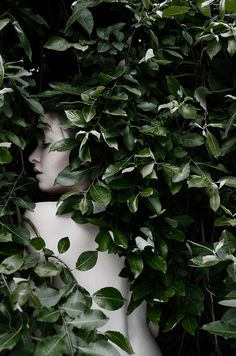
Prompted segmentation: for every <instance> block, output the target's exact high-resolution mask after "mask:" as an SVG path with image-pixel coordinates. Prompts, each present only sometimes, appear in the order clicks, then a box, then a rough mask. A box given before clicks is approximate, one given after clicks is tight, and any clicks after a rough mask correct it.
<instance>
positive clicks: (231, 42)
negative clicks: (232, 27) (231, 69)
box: [227, 38, 236, 57]
mask: <svg viewBox="0 0 236 356" xmlns="http://www.w3.org/2000/svg"><path fill="white" fill-rule="evenodd" d="M227 51H228V52H229V54H230V55H231V57H232V56H233V55H234V54H235V53H236V40H235V39H234V38H229V39H228V46H227Z"/></svg>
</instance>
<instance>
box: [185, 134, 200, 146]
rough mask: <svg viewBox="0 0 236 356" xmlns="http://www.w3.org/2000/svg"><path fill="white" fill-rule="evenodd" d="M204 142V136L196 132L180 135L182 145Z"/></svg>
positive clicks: (195, 144)
mask: <svg viewBox="0 0 236 356" xmlns="http://www.w3.org/2000/svg"><path fill="white" fill-rule="evenodd" d="M203 144H204V138H203V137H202V136H201V135H199V134H197V133H186V134H185V135H184V136H183V137H182V145H183V146H184V147H191V148H193V147H198V146H201V145H203Z"/></svg>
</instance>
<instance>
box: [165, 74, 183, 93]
mask: <svg viewBox="0 0 236 356" xmlns="http://www.w3.org/2000/svg"><path fill="white" fill-rule="evenodd" d="M166 83H167V88H168V90H169V92H170V94H172V95H173V96H174V97H176V98H177V97H179V92H180V84H179V81H178V80H177V79H176V78H175V77H174V76H173V75H171V76H167V77H166Z"/></svg>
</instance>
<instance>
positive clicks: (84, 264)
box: [76, 251, 98, 271]
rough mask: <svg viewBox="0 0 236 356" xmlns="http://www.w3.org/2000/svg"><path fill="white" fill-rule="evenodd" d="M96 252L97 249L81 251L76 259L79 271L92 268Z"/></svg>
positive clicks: (96, 256)
mask: <svg viewBox="0 0 236 356" xmlns="http://www.w3.org/2000/svg"><path fill="white" fill-rule="evenodd" d="M97 258H98V252H97V251H85V252H82V253H81V254H80V256H79V258H78V259H77V262H76V269H78V270H79V271H87V270H89V269H91V268H93V267H94V266H95V265H96V263H97Z"/></svg>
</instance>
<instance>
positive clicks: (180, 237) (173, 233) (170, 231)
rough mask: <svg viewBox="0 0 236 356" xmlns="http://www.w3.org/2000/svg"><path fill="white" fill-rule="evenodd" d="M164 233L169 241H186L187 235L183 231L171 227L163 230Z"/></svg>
mask: <svg viewBox="0 0 236 356" xmlns="http://www.w3.org/2000/svg"><path fill="white" fill-rule="evenodd" d="M162 233H163V235H164V236H165V237H166V238H167V239H171V240H177V241H180V242H183V241H184V240H185V235H184V233H183V231H181V230H179V229H174V228H172V227H169V228H165V229H163V231H162Z"/></svg>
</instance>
